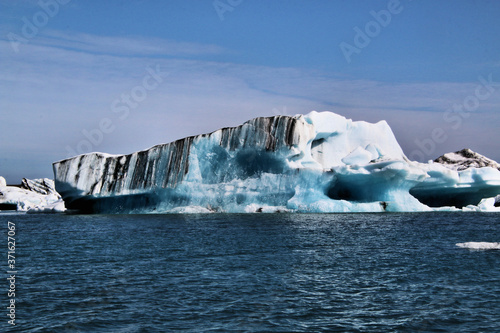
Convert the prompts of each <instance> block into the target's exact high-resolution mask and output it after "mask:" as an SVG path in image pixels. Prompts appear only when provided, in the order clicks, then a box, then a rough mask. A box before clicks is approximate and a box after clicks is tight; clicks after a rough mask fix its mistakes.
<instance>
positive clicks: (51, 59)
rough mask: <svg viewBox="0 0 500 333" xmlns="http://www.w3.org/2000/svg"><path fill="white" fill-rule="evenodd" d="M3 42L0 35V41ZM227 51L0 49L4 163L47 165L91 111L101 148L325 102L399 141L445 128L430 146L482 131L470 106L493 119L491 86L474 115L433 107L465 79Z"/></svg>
mask: <svg viewBox="0 0 500 333" xmlns="http://www.w3.org/2000/svg"><path fill="white" fill-rule="evenodd" d="M8 43H9V42H8V41H5V40H3V41H0V47H1V48H4V49H5V48H7V47H8ZM230 52H232V51H231V50H227V49H225V48H223V47H219V46H214V45H205V44H195V43H182V42H175V41H171V40H164V39H151V38H141V37H123V36H122V37H113V36H95V35H90V34H83V33H67V32H60V31H54V30H51V31H46V32H44V34H43V35H40V36H39V37H37V38H36V39H34V40H32V41H31V42H30V43H29V44H26V45H24V46H23V50H22V52H19V53H18V54H14V53H8V54H5V53H4V54H2V62H1V64H0V69H1V72H2V76H1V77H0V96H1V97H2V99H1V101H0V107H1V109H2V110H9V111H8V112H6V113H5V114H4V120H3V125H2V136H1V139H2V141H1V143H0V149H1V151H2V154H4V155H7V156H10V159H9V161H7V162H8V163H10V164H9V165H10V166H11V167H12V166H13V165H14V164H15V163H18V162H16V156H21V155H24V156H26V155H29V154H32V155H33V154H35V153H36V156H37V161H35V162H34V163H36V164H38V165H44V167H43V168H41V169H43V170H45V172H50V164H51V162H53V161H55V160H58V159H61V158H64V157H66V154H67V149H66V147H67V146H68V145H69V146H71V147H72V149H75V150H76V146H77V144H78V142H80V141H81V140H82V139H85V137H84V135H83V134H82V131H83V130H86V131H91V130H92V129H94V128H97V127H98V126H99V122H100V121H101V119H103V118H109V119H110V120H111V121H112V122H113V126H114V130H113V132H112V133H109V134H107V135H106V136H105V137H103V138H102V142H100V143H99V145H94V146H92V147H91V148H92V150H98V151H105V152H110V153H130V152H132V151H135V150H140V149H145V148H147V147H150V146H152V145H154V144H158V143H163V142H169V141H172V140H175V139H179V138H182V137H185V136H189V135H194V134H199V133H206V132H211V131H213V130H216V129H218V128H220V127H225V126H234V125H238V124H240V123H241V122H243V121H245V120H247V119H250V118H253V117H257V116H271V115H275V114H276V113H277V112H279V113H286V114H288V115H294V114H296V113H307V112H309V111H311V110H317V111H323V110H329V111H333V112H337V113H339V114H342V115H344V116H346V117H349V118H351V117H352V118H354V119H357V120H359V119H364V120H368V121H379V120H382V119H385V120H387V121H388V122H389V124H390V125H391V126H392V127H393V130H394V132H395V133H396V136H397V138H398V139H399V141H400V143H401V145H402V146H403V149H404V150H405V151H406V152H411V151H412V150H413V149H415V140H416V139H422V138H425V137H426V136H427V135H429V134H428V133H429V131H431V130H432V128H434V127H436V126H441V127H443V128H446V129H447V134H448V135H449V136H450V140H449V141H448V142H447V143H446V144H444V145H442V147H440V149H441V150H445V149H449V150H453V149H457V150H458V149H461V148H463V147H462V146H461V145H460V146H456V147H454V146H453V144H454V143H455V142H458V143H461V140H460V135H463V134H464V133H466V134H467V136H469V135H470V133H472V132H474V131H476V130H477V131H479V130H480V129H482V130H483V132H484V131H493V130H494V127H492V128H489V129H488V128H485V127H484V126H482V125H481V124H482V123H481V119H486V118H481V117H487V121H488V124H489V125H492V124H496V125H498V126H500V118H499V116H498V113H497V110H499V109H500V88H499V89H498V92H499V93H498V94H493V95H492V96H491V98H489V99H488V100H486V101H483V102H482V103H481V108H479V109H478V110H477V112H476V113H475V115H474V120H472V119H470V120H469V121H468V122H467V124H465V123H464V124H463V125H462V127H461V128H460V131H453V130H451V129H449V127H450V126H449V125H450V124H447V123H446V122H445V121H444V120H443V113H444V112H445V111H446V109H447V108H449V107H450V106H451V105H452V103H458V102H461V101H462V100H463V99H464V98H465V97H466V96H468V95H469V94H471V93H474V89H475V87H476V86H477V82H460V83H457V82H422V83H398V82H395V83H388V82H379V81H376V80H367V79H355V78H353V79H349V78H346V77H345V76H341V75H334V74H332V73H331V72H327V71H319V70H311V69H304V68H294V67H272V66H262V65H251V64H237V63H232V62H227V61H221V60H220V61H217V55H224V54H227V53H230ZM195 55H196V56H203V55H211V56H213V59H211V60H207V59H203V57H201V58H199V59H197V58H196V57H194V58H193V57H192V56H195ZM156 66H158V68H160V69H161V71H162V72H164V73H168V74H166V76H165V77H164V78H163V81H162V82H161V84H159V85H158V87H157V88H155V89H154V90H153V91H150V92H148V95H147V98H145V99H144V101H141V103H138V106H137V107H135V108H130V114H129V115H128V117H127V118H126V119H124V120H121V119H120V118H119V117H118V114H116V113H114V111H113V108H112V105H113V102H114V101H116V100H117V99H118V100H120V99H121V98H122V96H123V94H128V95H130V93H131V90H132V89H133V88H134V87H136V86H138V85H140V84H142V80H143V78H144V76H145V75H147V68H148V67H149V68H155V67H156ZM486 74H487V73H486ZM280 111H281V112H280ZM480 113H481V114H484V115H480ZM23 122H24V123H26V122H28V123H29V124H30V126H29V127H30V130H29V131H30V132H29V135H26V134H25V133H24V134H23V133H22V132H20V131H19V128H20V127H22V126H23ZM5 124H10V125H9V126H6V125H5ZM13 124H15V126H12V125H13ZM492 126H493V125H492ZM483 144H484V142H483ZM441 150H439V151H436V154H438V153H441ZM442 152H446V151H442ZM483 153H484V152H483ZM33 156H34V155H33ZM490 156H491V157H493V158H497V156H492V155H491V154H490ZM21 171H24V170H21ZM16 175H17V174H16ZM48 176H50V175H48Z"/></svg>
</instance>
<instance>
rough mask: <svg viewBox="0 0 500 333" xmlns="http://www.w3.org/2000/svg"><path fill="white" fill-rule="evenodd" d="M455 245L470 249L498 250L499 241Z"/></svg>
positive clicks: (499, 247) (499, 246) (499, 248)
mask: <svg viewBox="0 0 500 333" xmlns="http://www.w3.org/2000/svg"><path fill="white" fill-rule="evenodd" d="M456 246H458V247H462V248H465V249H471V250H500V243H497V242H466V243H457V244H456Z"/></svg>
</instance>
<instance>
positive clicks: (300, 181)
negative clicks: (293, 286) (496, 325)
mask: <svg viewBox="0 0 500 333" xmlns="http://www.w3.org/2000/svg"><path fill="white" fill-rule="evenodd" d="M53 169H54V175H55V184H56V189H57V191H58V192H59V193H60V194H61V195H62V197H63V198H64V200H65V202H66V205H67V207H68V208H74V209H79V210H82V211H89V212H100V213H125V212H142V213H144V212H146V213H147V212H175V213H183V212H209V211H210V212H276V211H284V212H384V211H429V210H433V209H443V208H442V206H446V207H449V209H454V208H452V207H458V208H462V207H464V206H467V205H477V204H478V203H479V202H480V201H481V199H483V198H487V197H494V196H495V195H496V194H498V193H500V171H499V170H498V169H495V168H492V167H483V168H467V169H464V170H460V171H459V170H452V169H450V168H448V167H446V166H444V165H443V164H441V163H427V164H424V163H418V162H413V161H410V160H408V158H407V157H406V156H405V154H404V153H403V151H402V149H401V147H400V146H399V144H398V142H397V140H396V138H395V137H394V134H393V133H392V130H391V129H390V127H389V125H388V124H387V123H386V122H385V121H381V122H378V123H376V124H371V123H367V122H364V121H352V120H350V119H346V118H344V117H342V116H340V115H337V114H334V113H331V112H321V113H319V112H315V111H313V112H311V113H309V114H307V115H297V116H293V117H291V116H275V117H263V118H255V119H252V120H249V121H247V122H245V123H244V124H242V125H241V126H238V127H232V128H223V129H220V130H218V131H215V132H213V133H210V134H203V135H198V136H193V137H188V138H184V139H181V140H178V141H175V142H172V143H168V144H162V145H157V146H154V147H152V148H150V149H147V150H144V151H140V152H135V153H133V154H129V155H109V154H103V153H90V154H84V155H79V156H76V157H72V158H69V159H65V160H62V161H58V162H55V163H54V164H53ZM438 207H441V208H438Z"/></svg>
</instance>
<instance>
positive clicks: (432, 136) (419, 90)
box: [0, 0, 500, 183]
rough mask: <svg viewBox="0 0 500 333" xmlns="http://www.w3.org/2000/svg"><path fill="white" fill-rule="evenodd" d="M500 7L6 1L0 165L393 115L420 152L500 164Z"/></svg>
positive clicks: (17, 175) (40, 163) (0, 15)
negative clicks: (313, 119) (324, 114)
mask: <svg viewBox="0 0 500 333" xmlns="http://www.w3.org/2000/svg"><path fill="white" fill-rule="evenodd" d="M499 15H500V2H498V1H494V0H491V1H486V0H484V1H472V0H471V1H451V0H450V1H423V0H422V1H417V0H413V1H411V0H401V1H397V0H389V1H347V0H344V1H340V0H338V1H334V0H332V1H327V0H323V1H319V0H290V1H269V0H268V1H264V0H216V1H213V0H197V1H195V0H191V1H188V0H184V1H146V0H143V1H141V0H135V1H132V0H131V1H92V0H87V1H82V0H71V1H68V0H59V1H57V0H41V1H27V0H26V1H22V0H21V1H6V0H0V110H1V115H2V117H1V121H0V175H2V176H4V177H5V178H6V179H7V181H8V182H9V183H19V182H20V180H21V178H22V177H27V178H37V177H49V178H51V177H53V175H52V167H51V164H52V162H54V161H56V160H60V159H63V158H66V157H68V156H69V155H71V154H72V153H75V154H76V153H84V152H89V151H102V152H108V153H131V152H133V151H137V150H141V149H146V148H148V147H150V146H153V145H155V144H159V143H165V142H170V141H173V140H176V139H179V138H182V137H185V136H189V135H195V134H200V133H206V132H211V131H214V130H216V129H218V128H221V127H227V126H235V125H238V124H240V123H242V122H243V121H245V120H247V119H250V118H253V117H258V116H271V115H277V114H288V115H295V114H297V113H308V112H309V111H312V110H317V111H324V110H328V111H333V112H336V113H339V114H341V115H344V116H346V117H348V118H352V119H354V120H366V121H370V122H376V121H379V120H382V119H384V120H386V121H387V122H388V123H389V124H390V125H391V127H392V129H393V131H394V133H395V135H396V138H397V139H398V141H399V142H400V144H401V146H402V148H403V150H404V151H405V153H406V154H407V156H409V157H410V158H411V159H417V160H420V161H426V160H428V159H433V158H436V157H438V156H439V155H441V154H443V153H445V152H449V151H455V150H459V149H462V148H464V147H469V148H471V149H473V150H475V151H477V152H479V153H481V154H483V155H486V156H488V157H491V158H493V159H496V160H500V152H499V149H498V142H499V139H500V135H499V130H498V129H499V128H500V38H499V36H500V24H499V23H498V17H499ZM360 31H361V33H360ZM346 50H347V51H346ZM152 73H154V74H152ZM127 96H128V100H127ZM131 96H132V97H131ZM127 101H128V102H127Z"/></svg>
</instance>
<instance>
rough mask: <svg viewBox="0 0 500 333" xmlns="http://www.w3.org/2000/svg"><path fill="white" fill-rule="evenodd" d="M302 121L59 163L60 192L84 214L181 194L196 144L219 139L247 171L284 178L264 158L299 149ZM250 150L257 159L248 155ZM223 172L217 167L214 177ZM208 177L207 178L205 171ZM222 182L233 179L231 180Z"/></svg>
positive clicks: (282, 119)
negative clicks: (118, 202) (120, 202)
mask: <svg viewBox="0 0 500 333" xmlns="http://www.w3.org/2000/svg"><path fill="white" fill-rule="evenodd" d="M297 121H299V120H298V118H296V117H290V116H276V117H265V118H255V119H252V120H249V121H247V122H245V123H244V124H242V125H240V126H237V127H230V128H223V129H221V130H218V131H216V132H212V133H209V134H202V135H198V136H191V137H187V138H184V139H180V140H177V141H174V142H171V143H167V144H161V145H156V146H154V147H152V148H150V149H147V150H144V151H140V152H135V153H132V154H128V155H108V154H102V153H90V154H85V155H80V156H76V157H73V158H69V159H66V160H62V161H59V162H56V163H54V174H55V179H56V186H57V188H58V190H59V191H60V193H61V194H62V195H63V197H64V198H65V200H66V201H67V205H68V207H69V208H78V206H79V207H82V206H83V207H84V210H91V211H92V210H95V209H97V208H96V207H100V206H102V205H97V203H96V202H94V201H96V200H101V199H103V198H106V197H110V196H122V197H124V196H127V197H128V198H137V195H140V194H141V193H147V192H149V193H151V192H153V193H154V192H156V191H164V190H166V189H175V188H176V187H177V185H178V184H179V183H181V182H182V181H183V180H184V178H185V176H186V175H187V174H188V172H189V168H190V166H189V158H190V153H191V149H192V146H193V144H194V143H195V142H197V141H200V140H210V139H211V138H212V136H214V135H219V136H220V139H219V142H218V146H219V149H221V150H223V151H226V154H227V153H228V152H230V151H238V152H239V153H238V154H237V155H236V157H237V158H238V159H239V161H243V162H242V163H243V164H245V167H246V168H251V167H252V166H253V164H256V163H260V162H262V163H263V165H262V166H260V165H259V168H261V169H262V168H264V169H262V171H266V170H267V169H269V171H271V172H275V173H279V172H281V170H282V166H280V165H279V164H277V163H276V162H274V160H273V159H271V157H269V156H266V155H263V154H264V152H266V151H267V152H274V151H277V150H278V149H281V148H283V147H290V146H292V145H295V144H297V143H298V141H299V139H300V136H299V135H298V133H296V123H297ZM216 145H217V143H216ZM242 148H243V149H244V150H245V151H242V150H241V149H242ZM247 148H248V149H252V150H253V151H254V153H252V154H250V155H248V156H247V155H245V154H246V149H247ZM228 156H229V155H228ZM255 158H259V159H258V161H253V164H252V163H251V162H252V161H250V162H247V161H246V160H252V159H255ZM219 167H220V166H218V165H214V166H213V168H214V171H215V169H216V168H219ZM259 168H254V169H256V170H257V169H259ZM259 170H260V169H259ZM259 170H257V171H259ZM215 172H216V171H215ZM211 173H213V172H211ZM246 173H248V176H252V175H253V174H254V173H253V171H252V172H250V171H248V172H246ZM204 174H207V173H206V172H205V171H204ZM220 176H221V177H222V178H225V177H229V178H233V177H232V176H230V175H228V174H223V175H220ZM217 178H219V177H217ZM206 181H207V182H210V181H211V180H210V179H207V180H206ZM99 198H100V199H99ZM75 200H76V201H75ZM108 201H109V200H108ZM113 202H114V201H113ZM147 202H148V203H149V204H150V203H152V202H156V200H151V199H148V200H147ZM72 203H73V204H72Z"/></svg>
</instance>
